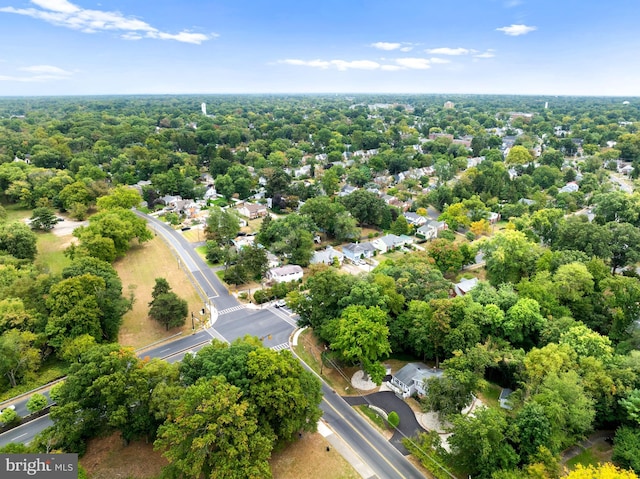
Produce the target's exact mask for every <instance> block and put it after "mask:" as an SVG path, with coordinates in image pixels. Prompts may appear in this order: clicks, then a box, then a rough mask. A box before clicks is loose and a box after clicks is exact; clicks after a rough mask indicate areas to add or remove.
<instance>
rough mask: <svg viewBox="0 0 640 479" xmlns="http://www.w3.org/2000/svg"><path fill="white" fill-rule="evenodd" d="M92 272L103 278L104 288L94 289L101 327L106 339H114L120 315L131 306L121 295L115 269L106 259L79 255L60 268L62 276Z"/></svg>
mask: <svg viewBox="0 0 640 479" xmlns="http://www.w3.org/2000/svg"><path fill="white" fill-rule="evenodd" d="M83 274H92V275H95V276H98V277H100V278H102V279H103V280H104V284H105V289H104V290H96V291H95V297H96V301H97V303H98V307H99V308H100V311H101V312H102V315H101V320H100V321H101V328H102V333H103V335H104V337H105V339H106V340H107V341H114V340H115V339H116V338H117V337H118V332H119V330H120V326H121V324H122V317H123V316H124V314H125V313H126V312H127V311H128V310H129V309H130V308H131V306H132V299H126V298H124V297H123V296H122V281H120V277H119V276H118V273H117V271H116V270H115V269H114V268H113V266H111V264H109V263H108V262H107V261H101V260H100V259H98V258H92V257H80V258H77V259H74V260H73V262H72V263H71V264H70V265H69V266H67V267H66V268H64V269H63V270H62V277H63V278H65V279H66V278H73V277H75V276H81V275H83Z"/></svg>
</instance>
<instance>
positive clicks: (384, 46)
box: [371, 42, 402, 51]
mask: <svg viewBox="0 0 640 479" xmlns="http://www.w3.org/2000/svg"><path fill="white" fill-rule="evenodd" d="M371 46H372V47H373V48H377V49H378V50H385V51H391V50H397V49H398V48H400V47H401V46H402V43H391V42H376V43H372V44H371Z"/></svg>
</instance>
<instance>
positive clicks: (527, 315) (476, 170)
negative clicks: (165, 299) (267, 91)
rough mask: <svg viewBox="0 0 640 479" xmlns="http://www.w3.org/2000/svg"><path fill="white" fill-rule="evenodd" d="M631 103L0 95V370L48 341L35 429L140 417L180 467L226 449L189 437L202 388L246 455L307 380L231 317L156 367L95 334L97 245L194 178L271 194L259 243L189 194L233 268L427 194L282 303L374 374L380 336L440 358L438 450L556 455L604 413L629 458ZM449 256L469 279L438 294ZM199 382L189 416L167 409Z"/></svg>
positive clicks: (283, 436) (298, 420)
mask: <svg viewBox="0 0 640 479" xmlns="http://www.w3.org/2000/svg"><path fill="white" fill-rule="evenodd" d="M445 102H446V103H445ZM203 103H206V111H205V108H203V106H202V104H203ZM639 127H640V102H638V101H637V100H634V101H631V102H628V101H625V102H623V101H622V99H619V98H583V97H550V98H542V97H526V96H459V95H454V96H446V97H445V96H415V95H403V96H384V95H369V96H363V95H353V96H342V95H341V96H335V95H332V96H197V97H196V96H185V97H168V96H167V97H162V96H159V97H156V96H148V97H146V96H136V97H98V98H94V97H91V98H90V97H87V98H82V97H74V98H4V99H0V191H1V194H2V200H3V203H4V204H5V206H8V205H19V206H21V207H23V208H27V209H29V210H30V211H32V212H33V215H32V217H31V221H30V224H29V226H27V225H25V224H24V223H10V222H8V221H7V220H6V212H5V211H4V210H0V213H2V214H0V263H1V266H0V298H1V299H0V373H2V375H3V377H2V380H1V381H0V388H3V389H6V390H8V389H9V388H11V387H13V386H16V385H17V384H19V383H20V382H21V381H22V380H23V379H24V378H25V377H27V376H29V375H31V374H33V373H35V372H36V371H37V370H38V368H39V366H40V364H41V363H42V362H43V361H47V360H48V358H52V357H58V358H60V360H63V361H65V362H66V363H67V364H68V367H69V379H67V381H66V382H65V383H64V385H63V386H61V387H60V388H59V391H57V395H58V398H59V399H58V404H59V406H58V407H57V408H55V409H54V410H53V412H52V416H53V417H54V419H55V420H56V425H55V427H54V428H53V430H52V431H49V432H47V433H46V434H45V435H44V436H43V437H42V438H41V440H40V441H39V443H38V444H39V445H40V446H42V445H43V444H45V445H46V444H47V443H48V441H54V442H55V444H56V445H57V446H58V447H60V448H62V449H65V450H70V451H71V450H72V451H81V450H82V444H83V443H84V441H85V440H86V438H88V437H92V436H93V435H96V434H98V433H100V432H104V431H106V430H120V431H121V432H122V433H123V437H125V438H127V439H133V438H136V437H147V438H153V439H155V440H156V441H157V445H158V447H161V448H165V449H166V450H167V451H169V452H168V453H167V454H168V457H169V458H170V460H171V461H172V467H173V468H174V474H185V475H186V476H188V477H192V476H190V474H191V475H193V474H195V472H194V471H195V470H196V469H197V468H199V469H198V470H200V471H209V470H210V468H211V467H213V465H214V464H221V463H224V461H222V459H221V458H220V457H218V455H214V456H211V457H208V458H193V457H189V456H188V451H187V449H188V447H187V446H185V444H189V441H191V440H193V438H194V434H196V433H197V431H191V430H190V429H189V427H190V424H195V423H197V421H202V420H207V421H212V422H214V423H217V424H219V425H220V427H221V429H222V430H225V431H229V430H230V429H231V428H229V427H227V426H228V425H226V424H224V420H225V418H224V415H223V414H222V412H224V411H223V409H224V407H225V406H223V405H225V404H227V405H229V407H232V406H231V405H235V406H237V407H238V408H241V409H242V410H241V411H240V410H239V411H238V414H237V417H236V419H235V420H236V421H237V422H236V423H234V424H235V425H236V426H237V428H236V429H234V431H233V434H231V433H230V434H229V435H230V436H233V437H224V439H223V440H224V441H227V442H226V444H227V445H226V446H225V447H233V445H235V444H240V443H244V442H246V438H244V437H240V434H245V435H250V436H252V438H253V439H252V441H255V445H254V446H253V449H252V450H250V451H246V454H244V455H241V458H240V459H239V461H246V462H238V463H233V462H229V463H224V467H229V468H231V469H230V470H232V469H233V468H238V467H242V468H245V467H246V468H247V470H248V471H253V472H252V473H251V474H249V473H247V477H253V476H255V477H258V476H260V475H263V474H264V476H265V477H266V476H267V473H266V471H265V469H264V467H265V460H266V458H267V457H268V456H269V454H270V451H271V448H272V447H273V446H274V445H277V444H278V443H279V442H280V441H286V440H290V439H291V438H292V437H293V434H294V433H295V432H296V431H297V430H298V429H300V428H304V427H306V426H305V424H308V423H305V421H306V419H307V418H310V417H311V418H315V419H317V417H316V415H317V414H318V410H317V404H318V403H319V401H320V392H319V385H318V384H317V383H315V382H314V381H312V378H309V377H307V376H306V373H305V372H304V371H303V370H302V369H301V368H300V366H299V364H298V363H297V362H296V361H295V360H294V359H293V357H292V356H290V355H286V354H277V353H275V352H273V351H269V350H266V349H264V348H262V347H261V346H260V345H259V344H256V343H255V342H254V341H253V340H252V339H246V340H244V341H240V342H238V343H237V344H233V345H231V346H224V345H220V344H214V345H212V346H211V347H209V348H207V349H204V350H202V351H201V352H200V353H198V355H196V356H195V357H193V358H191V359H189V360H187V361H185V362H183V363H182V365H181V366H179V367H177V366H176V367H174V366H169V365H167V364H164V363H160V362H158V363H156V362H153V361H152V362H148V363H145V362H140V361H139V360H137V359H136V358H135V357H134V356H133V355H132V353H131V352H130V351H128V350H122V349H120V348H119V347H118V346H117V345H115V344H112V343H114V342H115V341H117V335H118V329H119V325H120V322H121V319H122V315H123V314H124V312H125V311H126V310H127V308H128V307H129V302H130V301H131V299H127V298H125V297H123V295H122V286H121V284H120V280H119V278H118V277H117V274H116V273H115V271H114V270H113V267H112V263H113V262H114V261H116V260H118V259H119V258H124V261H126V253H127V250H128V248H129V247H130V245H131V242H132V241H140V242H144V241H146V240H148V239H150V238H151V234H150V232H149V230H148V229H147V228H146V226H145V223H144V221H143V220H141V219H139V218H138V217H137V216H136V215H135V214H134V213H133V212H132V211H131V207H133V206H138V205H139V203H140V200H144V202H145V203H144V204H146V207H147V208H149V210H154V209H156V208H162V207H163V206H164V203H163V197H165V196H167V195H171V196H177V195H179V196H180V197H181V198H185V199H187V198H189V199H194V200H203V198H204V197H205V194H206V192H207V191H208V190H209V189H210V188H212V187H215V190H216V192H217V197H219V199H221V200H223V202H222V203H221V204H224V205H233V204H237V203H239V202H241V201H243V200H247V201H250V202H255V203H260V204H268V205H269V206H270V208H271V211H273V212H275V213H277V216H275V217H274V218H272V217H271V216H267V217H266V218H265V220H263V221H262V224H261V226H260V228H259V230H258V231H256V233H257V241H258V243H259V244H260V247H259V248H258V247H256V248H255V249H248V250H242V251H237V250H236V251H234V248H233V246H232V244H231V240H232V239H233V238H234V237H235V235H236V234H237V233H238V231H239V226H238V219H237V217H236V214H235V213H231V211H232V208H226V207H223V208H219V207H218V206H214V205H212V204H210V203H206V208H208V209H209V212H210V214H209V219H208V220H207V230H206V232H207V237H208V242H207V250H208V252H207V256H208V258H209V259H211V260H212V261H214V262H217V263H223V264H224V265H225V266H226V273H225V279H226V280H227V281H228V282H230V283H235V284H242V283H245V282H247V281H249V280H251V279H256V278H257V279H259V278H260V277H261V276H262V275H263V274H264V272H265V264H266V254H265V253H264V252H262V250H263V249H264V250H265V251H266V250H268V251H269V252H270V253H273V254H274V255H276V256H277V257H278V258H279V259H280V260H281V261H282V262H283V263H290V264H297V265H300V266H303V267H307V266H308V265H309V264H310V263H311V262H312V256H313V254H314V252H315V251H316V250H317V249H318V246H317V245H316V242H315V241H314V238H315V237H316V236H318V237H322V239H323V241H325V242H326V243H330V244H332V245H333V246H335V247H338V246H340V245H344V244H348V243H352V242H357V241H359V240H361V239H364V240H366V239H368V238H367V237H361V234H362V232H363V231H365V229H366V231H373V232H375V233H371V235H372V236H370V237H377V236H378V235H383V234H385V233H392V234H395V235H397V236H402V235H404V236H412V235H413V234H414V233H415V232H416V228H415V226H413V225H411V224H409V223H408V222H407V218H409V217H408V216H407V215H406V214H407V213H415V214H416V216H418V217H424V218H425V221H426V217H427V216H429V215H431V216H434V218H436V219H437V221H440V222H443V223H444V224H446V230H445V231H441V232H440V233H439V235H438V238H436V239H431V240H429V241H426V242H423V243H421V245H419V246H420V248H416V251H411V252H407V253H406V254H404V255H402V256H401V257H398V256H385V255H383V254H378V255H377V256H376V259H377V261H376V263H375V264H373V263H372V264H371V265H372V268H371V270H370V271H369V272H363V273H362V274H360V275H349V274H344V273H343V272H342V271H340V270H339V269H338V268H337V266H338V265H328V266H327V265H325V266H312V267H310V268H309V269H308V273H307V274H306V280H305V282H304V283H303V284H301V285H296V287H295V288H292V289H293V291H290V292H289V293H288V295H287V302H288V304H289V305H290V306H291V307H292V308H293V310H294V311H295V312H296V313H298V315H299V317H300V320H299V323H300V325H301V326H310V327H312V328H313V331H314V333H315V334H316V336H317V337H318V338H320V339H321V340H322V341H323V342H324V343H325V344H326V345H327V347H328V349H329V351H330V353H331V355H332V357H334V359H335V360H336V361H338V362H342V363H344V364H359V365H361V366H362V367H363V368H364V369H365V371H367V372H368V373H369V374H370V375H371V377H372V378H373V379H375V380H377V381H378V382H379V381H381V380H382V377H383V376H384V375H385V369H384V367H383V365H382V363H381V360H384V359H385V358H387V357H389V355H390V354H393V355H403V356H404V357H412V358H415V359H416V360H423V361H427V362H430V363H432V364H433V365H435V366H441V367H442V368H443V370H444V375H443V376H442V377H441V378H439V379H434V380H430V382H429V385H428V386H429V387H428V393H427V395H426V396H425V397H423V398H421V402H422V405H423V407H424V408H425V410H434V411H437V412H439V413H440V414H441V415H442V417H443V418H444V419H448V420H449V421H450V422H451V432H452V433H453V434H452V435H451V437H449V439H448V443H449V446H450V448H449V452H447V451H445V450H444V449H442V448H441V447H440V446H439V445H438V441H437V440H435V438H434V437H432V436H429V437H427V436H425V437H421V438H419V439H417V440H418V441H419V442H420V443H421V444H422V445H423V447H425V448H431V449H433V451H434V453H435V454H438V455H439V456H441V457H443V458H444V459H445V460H446V461H448V463H449V464H454V465H455V468H456V470H457V471H459V472H460V473H464V474H471V475H473V476H474V477H494V478H496V479H500V478H505V479H506V478H511V477H532V478H533V477H559V474H560V456H559V455H560V454H561V452H562V451H563V450H565V449H566V448H567V447H569V446H571V445H573V444H575V443H576V442H577V441H579V440H581V439H583V438H584V437H586V436H587V435H588V434H589V433H591V432H592V431H594V430H596V429H602V430H610V431H614V432H613V433H612V435H613V436H614V438H613V443H614V448H613V460H614V461H615V462H616V463H617V464H618V465H620V466H622V467H625V468H629V469H632V470H634V471H636V472H640V462H639V459H638V458H640V352H639V351H638V348H639V347H640V327H639V326H640V323H639V322H640V316H639V313H640V281H639V278H638V273H637V271H636V267H637V265H638V263H639V262H640V213H639V212H640V195H639V194H638V193H636V192H635V191H633V188H634V187H635V181H634V180H635V178H637V177H638V175H639V174H640V131H639ZM619 185H622V186H623V187H626V189H624V188H623V189H620V187H619ZM129 187H135V189H134V188H129ZM348 187H350V189H349V188H348ZM56 212H62V213H64V214H66V215H69V216H71V217H73V218H76V219H88V220H89V223H88V225H87V226H85V227H82V228H79V229H78V230H76V232H75V233H74V235H75V236H76V238H77V240H78V241H77V243H76V245H75V246H73V247H70V248H69V250H68V253H67V254H68V255H69V257H70V258H71V259H72V263H71V266H69V267H67V268H65V269H64V271H63V272H62V274H61V275H54V274H51V273H50V272H49V271H48V270H47V267H46V265H44V264H41V263H39V262H38V261H37V250H36V247H35V245H36V233H35V232H34V230H38V229H44V230H46V229H50V227H52V225H53V223H54V222H55V220H56V214H57V213H56ZM492 214H497V215H498V216H494V217H499V218H501V220H500V222H499V223H497V224H496V223H494V222H492V221H491V217H492V216H491V215H492ZM183 219H184V218H177V221H176V223H179V222H180V221H182V220H183ZM323 246H324V245H323ZM470 266H473V267H470ZM472 277H475V278H477V279H479V281H478V283H477V285H476V286H475V287H474V288H473V289H472V290H471V291H470V292H468V294H464V295H457V296H455V297H454V294H453V291H454V284H455V283H456V282H457V281H459V280H460V279H462V278H472ZM284 293H287V291H284V292H283V294H284ZM256 299H258V297H257V296H256ZM354 343H355V344H356V345H357V347H354ZM134 363H135V365H136V367H135V368H131V365H132V364H134ZM264 364H269V365H270V366H269V370H270V371H271V374H270V376H268V377H263V376H260V375H259V374H258V371H259V370H260V368H262V367H263V365H264ZM108 365H111V366H109V367H108ZM109 368H111V369H109ZM108 371H111V372H108ZM113 371H115V372H113ZM238 371H239V372H238ZM108 374H109V375H111V376H117V377H111V376H109V375H108ZM285 374H289V375H291V378H290V379H291V381H293V383H294V384H295V387H296V388H297V389H296V392H295V395H297V397H299V398H301V401H300V402H298V403H297V405H298V406H297V408H296V409H295V410H293V411H284V412H283V411H282V410H281V409H279V407H278V405H276V404H265V403H264V401H263V398H264V397H265V396H266V395H272V396H273V397H279V396H278V395H279V394H280V393H281V390H284V389H285V388H288V387H290V383H291V382H286V381H284V380H282V381H280V379H281V378H282V376H283V375H285ZM256 376H260V381H256V380H253V379H252V378H255V377H256ZM232 378H235V379H232ZM285 383H286V384H285ZM117 384H132V385H135V388H132V389H131V390H125V391H123V390H121V389H119V388H118V387H117ZM487 384H496V385H499V386H501V387H504V388H509V389H512V390H513V391H514V393H513V394H512V395H511V397H510V405H509V409H508V410H505V409H501V408H494V407H489V408H487V409H485V410H482V411H480V412H478V413H477V414H476V415H475V416H467V415H461V414H460V411H462V410H463V408H464V407H465V406H466V405H467V404H468V403H469V402H470V401H471V400H472V398H473V397H475V395H477V394H479V393H481V392H482V391H483V390H484V389H485V388H486V386H487ZM106 385H110V386H109V388H106ZM103 386H104V388H103ZM136 388H137V389H136ZM269 388H274V389H278V388H280V389H279V390H278V391H279V392H273V391H270V390H269ZM178 390H179V391H180V392H179V393H176V391H178ZM87 391H88V392H89V393H87ZM153 391H156V392H153ZM152 392H153V394H152ZM290 394H294V392H290ZM133 397H136V398H138V400H133V399H132V398H133ZM176 397H180V398H181V399H182V400H181V401H177V400H176ZM203 398H206V401H210V403H211V408H209V409H207V411H208V414H210V417H203V418H195V419H194V418H190V416H189V415H190V414H192V413H193V407H192V406H194V405H195V404H197V403H198V401H200V400H202V399H203ZM302 398H306V400H305V401H302ZM225 401H226V402H225ZM221 405H222V406H221ZM77 411H81V413H80V416H77V415H76V413H77ZM78 417H80V418H81V420H78V419H77V418H78ZM189 419H193V420H192V421H189ZM285 419H286V420H285ZM1 421H2V418H1V417H0V422H1ZM190 434H191V435H190ZM236 434H237V436H236ZM203 440H211V441H218V440H221V438H220V435H218V436H215V435H214V434H212V435H211V437H209V438H204V439H203ZM56 441H57V442H56ZM185 458H188V459H185ZM219 467H222V466H219ZM252 468H253V469H252ZM193 477H195V476H193Z"/></svg>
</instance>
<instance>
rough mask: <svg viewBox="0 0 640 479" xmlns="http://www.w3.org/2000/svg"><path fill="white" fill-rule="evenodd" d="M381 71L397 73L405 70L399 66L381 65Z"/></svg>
mask: <svg viewBox="0 0 640 479" xmlns="http://www.w3.org/2000/svg"><path fill="white" fill-rule="evenodd" d="M380 69H381V70H383V71H386V72H397V71H398V70H405V68H402V67H401V66H399V65H381V66H380Z"/></svg>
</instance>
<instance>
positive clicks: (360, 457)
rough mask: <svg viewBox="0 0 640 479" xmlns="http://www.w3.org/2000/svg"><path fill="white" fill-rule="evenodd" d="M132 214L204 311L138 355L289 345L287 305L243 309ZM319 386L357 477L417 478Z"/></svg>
mask: <svg viewBox="0 0 640 479" xmlns="http://www.w3.org/2000/svg"><path fill="white" fill-rule="evenodd" d="M136 214H138V215H139V216H141V217H144V218H145V219H146V220H147V221H148V222H149V224H150V227H151V228H152V229H153V230H154V231H155V233H156V234H160V235H161V236H162V237H163V238H164V240H165V241H166V242H167V243H168V244H169V245H170V247H171V248H172V249H173V251H174V254H175V255H176V261H178V262H179V263H180V265H181V267H183V268H184V269H185V270H186V271H187V272H188V274H189V275H190V279H191V280H192V282H193V283H194V286H195V287H196V289H197V290H198V291H199V293H200V295H201V296H202V298H203V303H204V305H205V307H206V308H207V309H208V311H209V314H210V317H209V321H208V324H207V328H206V329H204V330H200V331H197V332H195V333H194V334H191V335H187V336H184V337H182V338H180V339H177V340H174V341H171V342H170V343H166V344H161V345H159V346H156V347H154V348H152V349H149V350H145V351H140V352H139V353H138V354H139V356H140V357H149V358H165V359H166V360H168V361H171V362H174V361H179V360H181V359H182V358H183V357H184V355H185V354H188V353H190V352H196V351H197V350H198V349H200V348H202V347H203V346H204V345H206V344H209V343H210V341H211V340H212V339H213V338H217V339H221V340H226V341H229V342H230V341H233V340H234V339H236V338H240V337H243V336H245V335H247V334H250V335H252V336H257V337H259V338H261V339H262V341H263V344H264V345H265V346H267V347H270V348H273V349H275V350H280V349H284V348H289V337H290V336H291V333H292V332H293V330H294V329H295V320H294V319H293V317H292V314H291V312H290V311H289V310H288V309H286V308H274V307H271V306H265V307H258V306H253V305H252V306H249V307H247V306H245V305H242V304H240V303H239V302H238V300H237V299H236V298H235V297H234V296H233V295H232V294H230V293H229V291H228V290H227V289H226V288H225V287H224V286H223V285H222V284H221V282H220V280H219V279H218V277H217V276H216V275H215V272H214V271H213V270H212V269H211V268H210V267H209V266H208V265H207V264H206V263H205V262H204V261H203V260H202V259H201V258H200V256H199V255H198V254H197V252H196V251H195V250H194V248H193V246H192V245H190V244H189V243H188V242H187V241H186V240H185V239H184V237H182V235H180V234H179V233H178V232H176V231H175V230H173V229H172V228H170V227H169V226H168V225H166V224H165V223H163V222H161V221H159V220H157V219H156V218H153V217H151V216H149V215H145V214H142V213H140V212H136ZM322 390H323V394H324V398H323V400H322V402H321V404H320V407H321V409H322V411H323V413H324V421H325V422H326V423H327V424H328V425H329V427H330V428H331V429H332V430H333V432H334V433H335V434H337V435H338V436H340V438H341V439H342V440H343V441H344V442H346V443H347V444H348V445H347V446H346V447H347V448H350V451H348V452H349V454H345V456H346V457H351V458H353V455H354V454H355V455H356V457H357V460H355V462H356V463H358V464H366V468H364V470H366V471H373V472H374V475H373V476H368V475H363V477H367V478H371V479H373V478H380V479H382V478H385V479H386V478H388V479H396V478H398V479H409V478H422V477H423V475H422V474H421V473H420V472H419V471H418V470H417V469H416V468H415V467H414V466H413V465H412V464H411V463H410V462H409V461H407V459H406V458H405V457H404V456H403V455H402V454H401V453H400V452H399V451H398V450H397V449H396V448H395V447H393V446H392V445H391V444H390V443H389V442H388V441H386V440H385V438H384V437H382V436H381V435H380V434H378V432H377V431H375V430H374V429H373V428H372V427H371V426H370V425H369V424H368V423H367V422H366V421H365V420H364V419H363V418H362V417H361V416H360V415H359V413H357V412H356V411H354V409H353V408H352V407H351V406H350V405H349V404H348V403H347V402H346V401H345V400H344V399H343V398H342V397H340V395H338V394H337V393H336V392H335V391H333V390H332V389H330V388H329V387H328V386H327V385H326V384H325V383H324V382H323V383H322ZM25 402H26V400H25ZM401 422H402V419H401ZM51 424H52V423H51V420H50V419H49V416H48V415H47V416H43V417H41V418H38V419H37V420H34V421H31V422H29V423H27V424H24V425H22V426H19V427H17V428H15V429H12V430H11V431H8V432H7V433H5V434H2V435H0V446H1V445H4V444H7V443H9V442H16V441H17V442H24V443H28V442H30V441H31V440H32V439H33V437H35V435H36V434H37V433H38V432H40V431H41V430H43V429H45V428H46V427H48V426H50V425H51ZM352 453H353V454H352ZM352 462H353V461H352ZM360 470H363V469H360ZM367 474H368V473H367Z"/></svg>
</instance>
